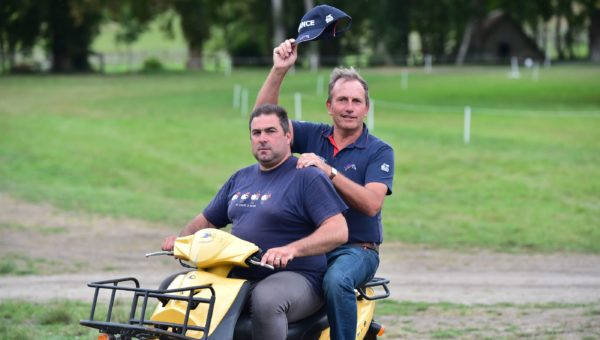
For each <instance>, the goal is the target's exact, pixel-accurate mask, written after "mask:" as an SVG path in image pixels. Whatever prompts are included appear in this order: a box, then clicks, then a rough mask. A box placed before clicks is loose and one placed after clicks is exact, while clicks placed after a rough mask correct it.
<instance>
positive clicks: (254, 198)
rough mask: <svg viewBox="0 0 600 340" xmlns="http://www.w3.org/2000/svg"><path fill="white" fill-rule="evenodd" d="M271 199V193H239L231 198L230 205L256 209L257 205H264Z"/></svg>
mask: <svg viewBox="0 0 600 340" xmlns="http://www.w3.org/2000/svg"><path fill="white" fill-rule="evenodd" d="M270 198H271V193H270V192H268V193H266V194H261V193H260V191H257V192H255V193H251V192H245V193H243V194H242V193H240V192H239V191H238V192H236V193H235V194H233V196H231V204H233V206H235V207H242V208H256V205H257V204H258V203H260V204H265V203H266V202H267V201H268V200H269V199H270Z"/></svg>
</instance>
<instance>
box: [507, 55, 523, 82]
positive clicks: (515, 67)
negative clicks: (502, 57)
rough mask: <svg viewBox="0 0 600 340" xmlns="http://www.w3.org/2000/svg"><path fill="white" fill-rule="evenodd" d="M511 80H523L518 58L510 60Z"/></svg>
mask: <svg viewBox="0 0 600 340" xmlns="http://www.w3.org/2000/svg"><path fill="white" fill-rule="evenodd" d="M509 78H511V79H519V78H521V73H520V72H519V58H517V57H512V58H510V74H509Z"/></svg>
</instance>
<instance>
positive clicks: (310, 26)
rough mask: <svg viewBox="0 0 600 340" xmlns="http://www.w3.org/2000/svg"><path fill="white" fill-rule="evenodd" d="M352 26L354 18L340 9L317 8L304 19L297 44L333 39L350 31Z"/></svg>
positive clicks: (321, 6) (300, 26) (326, 6)
mask: <svg viewBox="0 0 600 340" xmlns="http://www.w3.org/2000/svg"><path fill="white" fill-rule="evenodd" d="M351 25H352V18H351V17H350V16H349V15H348V14H346V13H344V12H342V11H340V10H339V9H337V8H335V7H331V6H328V5H319V6H316V7H314V8H313V9H311V10H310V11H308V12H307V13H306V14H304V16H303V17H302V20H301V21H300V25H299V26H298V37H297V38H296V44H299V43H301V42H305V41H311V40H319V39H325V38H333V37H335V36H337V35H338V34H340V33H343V32H346V31H347V30H349V29H350V26H351Z"/></svg>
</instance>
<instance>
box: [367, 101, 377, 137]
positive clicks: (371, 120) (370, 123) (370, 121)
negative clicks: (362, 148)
mask: <svg viewBox="0 0 600 340" xmlns="http://www.w3.org/2000/svg"><path fill="white" fill-rule="evenodd" d="M367 129H369V132H373V131H375V101H373V100H372V99H371V100H369V112H367Z"/></svg>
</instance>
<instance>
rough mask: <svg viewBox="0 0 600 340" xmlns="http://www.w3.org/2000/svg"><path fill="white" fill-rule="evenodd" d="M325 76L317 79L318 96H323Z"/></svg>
mask: <svg viewBox="0 0 600 340" xmlns="http://www.w3.org/2000/svg"><path fill="white" fill-rule="evenodd" d="M324 82H325V81H324V80H323V76H318V77H317V96H320V95H322V94H323V84H324Z"/></svg>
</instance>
